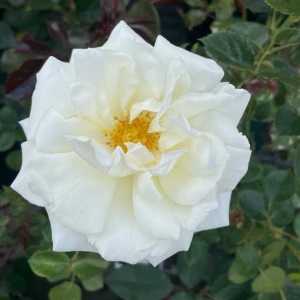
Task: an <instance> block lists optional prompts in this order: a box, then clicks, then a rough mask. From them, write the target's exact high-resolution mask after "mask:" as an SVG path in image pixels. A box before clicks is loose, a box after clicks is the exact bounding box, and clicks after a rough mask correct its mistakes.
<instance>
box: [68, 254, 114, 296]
mask: <svg viewBox="0 0 300 300" xmlns="http://www.w3.org/2000/svg"><path fill="white" fill-rule="evenodd" d="M107 267H108V263H107V262H106V261H104V260H103V259H101V258H100V257H96V256H94V257H92V256H90V257H83V258H81V259H78V260H76V261H75V262H74V263H73V265H72V268H73V271H74V273H75V275H76V276H77V277H78V278H79V279H80V280H81V283H82V284H83V286H84V288H85V289H86V290H88V291H96V290H98V289H101V288H102V287H103V271H104V270H105V269H106V268H107Z"/></svg>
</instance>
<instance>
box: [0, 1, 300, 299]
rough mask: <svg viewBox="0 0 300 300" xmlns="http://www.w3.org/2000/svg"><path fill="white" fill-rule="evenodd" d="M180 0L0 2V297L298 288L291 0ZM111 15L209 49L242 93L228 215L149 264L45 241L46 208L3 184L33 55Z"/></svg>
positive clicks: (297, 85)
mask: <svg viewBox="0 0 300 300" xmlns="http://www.w3.org/2000/svg"><path fill="white" fill-rule="evenodd" d="M179 2H181V3H182V2H183V1H173V0H155V1H147V0H134V1H128V0H113V1H110V0H101V1H99V0H72V1H69V0H51V1H43V0H2V1H0V18H1V21H0V157H1V160H0V166H1V172H0V180H1V190H0V271H1V272H0V274H1V275H0V300H45V299H47V298H48V299H50V300H78V299H83V300H92V299H103V300H117V299H125V300H148V299H149V300H241V299H243V300H298V299H300V179H299V178H300V138H299V136H300V71H299V70H300V18H299V16H300V1H299V0H266V1H263V0H243V1H233V0H226V1H220V0H210V1H206V0H185V1H184V2H185V4H184V5H182V4H178V3H179ZM153 3H156V4H155V5H154V4H153ZM119 19H125V20H127V21H128V22H129V23H130V24H131V26H132V28H133V29H134V30H136V31H138V33H139V34H141V35H142V36H143V37H144V38H145V39H147V40H148V41H149V42H152V43H153V42H154V40H155V37H156V36H157V34H159V33H160V32H161V33H162V34H163V35H164V36H166V37H167V38H168V39H170V40H171V42H173V43H175V44H177V45H182V46H184V47H186V48H188V49H191V50H192V51H194V52H195V53H198V54H200V55H203V56H207V57H210V58H213V59H215V60H217V61H218V62H219V63H220V64H221V65H222V67H223V68H224V70H225V78H224V81H229V82H231V83H233V84H234V85H236V86H238V87H242V88H245V89H248V91H249V92H250V93H251V94H252V98H251V102H250V104H249V106H248V108H247V110H246V112H245V114H244V117H243V119H242V120H241V122H240V124H239V129H240V131H242V133H243V134H245V135H247V137H248V138H249V140H250V141H251V148H252V150H253V155H252V159H251V162H250V165H249V170H248V173H247V175H246V176H245V177H244V179H243V180H242V182H241V183H240V184H239V185H238V187H237V188H236V189H235V191H234V192H233V195H232V203H231V208H230V224H231V225H230V227H228V228H223V229H222V228H221V229H215V230H209V231H204V232H200V233H198V234H195V236H194V239H193V242H192V245H191V247H190V249H189V251H187V252H181V253H179V254H177V255H175V256H174V257H172V258H170V259H169V260H167V261H166V262H164V263H163V264H162V265H160V266H159V267H157V268H153V267H151V266H149V265H143V264H141V265H135V266H129V265H125V264H119V263H108V262H105V261H104V260H103V259H102V258H101V257H99V255H97V254H91V253H56V252H53V251H51V250H49V249H51V230H50V226H49V221H48V218H47V216H46V214H45V212H44V211H43V210H42V209H40V208H37V207H35V206H33V205H30V204H29V203H27V202H25V201H24V200H23V199H22V198H21V197H20V196H18V195H17V194H16V193H14V192H13V191H12V190H11V189H10V188H8V187H7V186H8V185H10V183H11V181H12V180H13V178H14V177H15V175H16V172H17V171H18V170H19V169H20V167H21V160H22V158H21V152H20V144H21V143H22V142H23V141H24V140H25V136H24V134H23V132H22V130H21V127H20V126H19V124H18V121H20V120H22V119H24V118H26V117H27V116H28V114H29V109H30V99H31V93H32V90H33V87H34V79H35V75H36V73H37V72H38V70H39V69H40V67H41V65H42V64H43V63H44V61H45V60H46V59H47V58H48V57H49V56H50V55H53V56H56V57H59V58H60V59H62V60H65V61H67V60H68V59H69V58H70V53H71V50H72V49H73V48H86V47H95V46H99V45H102V44H103V42H104V41H105V40H106V38H107V36H108V34H109V31H110V30H111V28H112V27H113V26H114V25H115V24H116V23H117V22H118V20H119Z"/></svg>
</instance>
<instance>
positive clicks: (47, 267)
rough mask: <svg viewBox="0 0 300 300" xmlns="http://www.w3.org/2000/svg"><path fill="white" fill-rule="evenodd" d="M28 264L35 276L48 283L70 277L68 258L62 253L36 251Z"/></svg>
mask: <svg viewBox="0 0 300 300" xmlns="http://www.w3.org/2000/svg"><path fill="white" fill-rule="evenodd" d="M28 262H29V265H30V267H31V269H32V271H33V272H34V273H35V274H36V275H38V276H41V277H45V278H47V279H48V280H50V281H56V280H60V279H64V278H67V277H68V276H69V275H70V270H69V268H68V267H69V264H70V261H69V257H68V256H67V255H66V254H64V253H58V252H52V251H37V252H35V253H34V254H33V256H31V258H30V259H29V261H28Z"/></svg>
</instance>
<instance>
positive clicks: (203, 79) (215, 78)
mask: <svg viewBox="0 0 300 300" xmlns="http://www.w3.org/2000/svg"><path fill="white" fill-rule="evenodd" d="M154 49H155V52H156V54H157V55H158V56H159V57H160V58H161V61H162V62H168V61H170V60H171V59H181V60H182V61H183V63H184V65H185V66H186V68H187V70H188V72H189V74H190V76H191V80H192V82H191V84H192V90H193V91H205V90H206V91H207V90H209V89H211V88H213V87H214V86H216V85H217V84H218V83H219V82H220V81H221V79H222V77H223V76H224V72H223V70H222V68H221V67H220V66H219V65H217V63H216V62H214V61H213V60H211V59H208V58H204V57H202V56H200V55H196V54H193V53H191V52H189V51H187V50H184V49H182V48H179V47H176V46H174V45H172V44H171V43H169V42H168V41H167V40H166V39H165V38H163V37H162V36H158V38H157V40H156V43H155V46H154Z"/></svg>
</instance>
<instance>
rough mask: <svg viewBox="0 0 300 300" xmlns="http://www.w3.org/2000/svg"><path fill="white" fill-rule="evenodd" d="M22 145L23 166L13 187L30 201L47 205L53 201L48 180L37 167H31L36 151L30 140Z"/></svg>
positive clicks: (39, 204)
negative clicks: (40, 174) (33, 149)
mask: <svg viewBox="0 0 300 300" xmlns="http://www.w3.org/2000/svg"><path fill="white" fill-rule="evenodd" d="M21 147H22V166H21V170H20V171H19V173H18V175H17V177H16V178H15V180H14V181H13V183H12V184H11V188H12V189H13V190H15V191H16V192H18V193H19V194H20V195H21V196H22V197H24V198H25V199H26V200H27V201H28V202H30V203H32V204H35V205H38V206H46V205H47V204H49V203H50V201H51V199H50V197H51V196H50V191H49V188H48V185H47V182H46V181H45V180H44V178H42V177H40V176H39V174H38V172H37V171H36V170H35V169H32V168H30V163H31V161H32V159H34V158H35V151H32V145H31V143H30V142H25V143H22V145H21Z"/></svg>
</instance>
